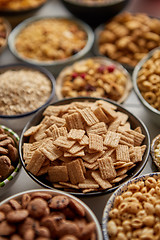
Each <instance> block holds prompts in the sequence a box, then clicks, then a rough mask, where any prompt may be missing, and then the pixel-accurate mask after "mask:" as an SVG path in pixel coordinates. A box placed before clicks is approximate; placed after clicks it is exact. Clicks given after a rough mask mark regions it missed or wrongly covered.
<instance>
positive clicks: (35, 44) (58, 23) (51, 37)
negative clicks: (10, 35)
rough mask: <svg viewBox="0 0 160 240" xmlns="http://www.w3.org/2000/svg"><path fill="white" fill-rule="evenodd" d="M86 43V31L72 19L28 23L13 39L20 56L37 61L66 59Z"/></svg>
mask: <svg viewBox="0 0 160 240" xmlns="http://www.w3.org/2000/svg"><path fill="white" fill-rule="evenodd" d="M86 43H87V34H86V32H85V31H84V30H83V29H81V28H80V27H79V26H78V25H77V24H76V23H75V22H74V21H72V20H67V19H54V18H53V19H49V18H48V19H42V20H37V21H35V22H33V23H30V24H29V25H27V26H26V27H25V28H24V29H23V30H22V31H21V32H20V33H19V34H18V36H17V37H16V39H15V47H16V50H17V52H18V53H19V54H20V55H21V56H23V57H24V58H30V59H34V60H38V61H53V60H61V59H66V58H68V57H71V56H73V55H75V54H76V53H78V52H79V51H81V49H83V48H84V47H85V45H86Z"/></svg>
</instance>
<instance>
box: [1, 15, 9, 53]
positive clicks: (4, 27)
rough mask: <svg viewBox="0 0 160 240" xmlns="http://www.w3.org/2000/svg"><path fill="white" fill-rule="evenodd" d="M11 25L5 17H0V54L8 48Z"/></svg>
mask: <svg viewBox="0 0 160 240" xmlns="http://www.w3.org/2000/svg"><path fill="white" fill-rule="evenodd" d="M10 32H11V25H10V23H9V22H8V20H7V19H6V18H4V17H0V53H1V52H2V51H3V50H4V49H5V48H6V46H7V41H8V36H9V34H10Z"/></svg>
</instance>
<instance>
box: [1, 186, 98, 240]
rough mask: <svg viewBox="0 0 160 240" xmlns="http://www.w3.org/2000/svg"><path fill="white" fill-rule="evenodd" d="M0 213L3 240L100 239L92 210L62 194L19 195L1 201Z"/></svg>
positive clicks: (37, 191) (41, 191)
mask: <svg viewBox="0 0 160 240" xmlns="http://www.w3.org/2000/svg"><path fill="white" fill-rule="evenodd" d="M6 209H7V210H8V211H7V210H6ZM0 212H1V222H0V235H1V236H2V238H3V237H4V239H6V238H7V239H9V238H12V236H13V238H15V239H31V236H32V239H75V240H76V239H87V240H91V239H95V240H102V239H103V237H102V231H101V227H100V224H99V222H98V220H97V218H96V216H95V214H94V213H93V212H92V210H91V209H90V208H89V207H88V206H87V205H86V204H85V203H84V202H83V201H81V200H79V199H78V198H76V197H74V196H72V195H70V194H67V193H64V192H62V191H56V190H46V189H34V190H28V191H24V192H20V193H18V194H15V195H13V196H11V197H9V198H7V199H5V200H3V201H1V203H0Z"/></svg>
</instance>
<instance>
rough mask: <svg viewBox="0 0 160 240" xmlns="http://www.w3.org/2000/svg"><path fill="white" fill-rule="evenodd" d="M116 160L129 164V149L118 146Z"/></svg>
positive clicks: (124, 146)
mask: <svg viewBox="0 0 160 240" xmlns="http://www.w3.org/2000/svg"><path fill="white" fill-rule="evenodd" d="M116 160H117V161H124V162H129V161H130V156H129V147H128V146H126V145H121V144H119V145H118V146H117V148H116Z"/></svg>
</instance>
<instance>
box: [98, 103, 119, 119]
mask: <svg viewBox="0 0 160 240" xmlns="http://www.w3.org/2000/svg"><path fill="white" fill-rule="evenodd" d="M101 108H102V110H103V111H104V113H105V114H106V115H107V117H108V118H109V119H110V121H114V120H115V119H116V118H117V112H116V111H115V110H113V109H111V108H108V107H106V106H102V107H101Z"/></svg>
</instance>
